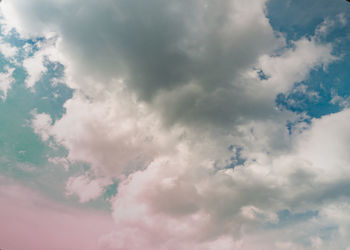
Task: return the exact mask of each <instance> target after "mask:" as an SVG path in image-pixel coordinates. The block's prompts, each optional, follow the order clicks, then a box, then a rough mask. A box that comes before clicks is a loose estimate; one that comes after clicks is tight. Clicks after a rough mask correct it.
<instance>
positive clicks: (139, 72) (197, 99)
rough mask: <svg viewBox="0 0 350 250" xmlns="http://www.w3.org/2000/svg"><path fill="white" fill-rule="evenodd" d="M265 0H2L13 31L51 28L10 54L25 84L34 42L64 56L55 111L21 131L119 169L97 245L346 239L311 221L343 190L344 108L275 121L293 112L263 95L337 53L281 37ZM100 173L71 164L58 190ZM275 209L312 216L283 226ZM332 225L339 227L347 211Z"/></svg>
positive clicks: (36, 67) (34, 68)
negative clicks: (46, 42) (62, 90)
mask: <svg viewBox="0 0 350 250" xmlns="http://www.w3.org/2000/svg"><path fill="white" fill-rule="evenodd" d="M265 3H266V1H265V0H258V1H257V0H249V1H241V0H230V1H219V2H215V3H213V2H212V1H207V0H190V1H182V0H180V1H166V2H165V1H161V0H150V1H147V2H139V1H134V0H120V1H111V0H106V1H99V2H96V1H91V0H88V1H80V0H79V1H70V0H64V1H54V0H52V1H44V0H35V1H24V0H12V1H4V2H3V3H2V5H3V6H2V9H3V13H4V17H5V19H6V20H7V22H8V24H9V25H12V27H15V28H16V30H17V31H18V32H19V33H20V34H21V35H22V36H23V37H30V36H43V37H48V36H49V35H48V34H52V32H54V33H55V37H57V40H56V42H55V43H52V46H51V47H52V50H51V49H50V50H47V49H45V48H43V49H42V50H40V51H38V52H37V53H36V54H35V55H34V56H33V57H30V58H28V59H27V60H26V61H25V63H24V64H23V65H24V67H25V68H26V69H27V71H28V75H29V77H28V78H27V85H28V86H29V87H30V86H33V84H35V82H36V81H37V80H38V79H39V77H40V74H41V73H42V72H43V71H44V70H45V67H44V64H43V60H44V59H45V56H47V55H49V56H51V58H53V59H55V60H59V61H60V62H62V63H63V64H64V65H65V67H66V68H65V70H66V71H65V72H66V75H65V80H66V82H67V84H68V85H69V86H70V87H72V88H74V89H75V94H74V95H73V97H72V99H70V100H68V101H67V102H66V103H65V105H64V107H65V109H66V113H65V114H64V115H63V116H62V117H61V118H60V119H58V120H56V121H55V122H54V123H53V122H52V120H51V118H50V117H49V115H47V114H36V113H33V116H34V118H33V121H32V127H33V128H34V131H35V132H36V133H37V134H39V135H40V136H41V138H42V139H43V140H44V141H47V140H48V139H49V138H50V137H52V138H53V140H54V141H55V142H56V143H58V144H60V145H63V146H64V147H65V148H66V149H67V150H68V156H67V160H69V161H70V162H76V161H83V162H87V163H89V164H90V165H91V167H92V169H93V171H94V174H96V176H99V177H100V176H108V177H110V176H113V177H117V178H119V179H120V184H119V186H118V191H117V195H116V196H115V197H114V199H113V200H112V203H111V206H112V212H113V217H114V220H115V222H116V224H117V225H118V228H117V229H115V230H114V231H113V232H111V233H110V234H107V235H105V237H103V238H101V246H103V247H105V248H106V249H123V250H135V249H141V248H142V249H145V250H148V249H149V250H150V249H156V250H171V249H174V250H182V249H184V250H185V249H198V250H207V249H208V250H209V249H213V250H214V249H223V250H225V249H227V250H228V249H252V250H254V249H269V250H271V249H307V247H313V248H316V249H317V248H319V249H327V247H329V246H330V244H337V245H336V246H338V248H339V247H340V248H342V247H343V246H345V245H346V242H343V241H342V242H340V243H329V242H335V239H338V238H339V237H340V236H339V235H341V233H339V232H334V237H333V236H332V237H333V238H332V237H331V238H328V239H325V238H324V237H323V236H322V235H318V234H317V225H321V226H322V227H325V228H326V227H327V225H329V220H328V219H327V218H335V217H332V216H331V215H332V211H337V212H339V210H341V211H340V212H339V213H341V212H343V211H345V210H346V206H340V205H339V204H343V203H342V202H343V201H342V199H343V198H344V197H347V194H346V192H344V191H342V190H346V188H347V187H348V184H347V183H348V178H347V177H346V176H348V175H349V173H348V165H349V160H350V159H349V157H348V156H347V152H346V149H347V148H348V147H349V145H348V141H349V140H348V131H347V129H346V124H348V123H349V119H350V115H349V114H350V112H349V110H344V111H342V112H340V113H338V114H333V115H329V116H326V117H323V118H320V119H314V120H312V122H311V124H310V125H307V126H305V127H302V129H300V130H297V131H298V133H290V132H289V131H288V130H287V128H286V122H287V121H297V120H298V119H299V118H300V117H298V116H297V115H296V114H293V113H292V112H288V111H281V110H278V109H277V108H276V107H275V98H276V95H277V94H279V93H281V92H285V91H289V90H291V88H292V87H293V85H294V84H295V83H297V82H301V81H304V80H306V79H307V78H308V77H309V74H310V72H311V71H312V70H324V69H325V68H326V67H327V66H328V65H329V64H330V63H332V62H334V61H335V60H338V58H336V57H335V56H334V55H332V45H331V44H327V43H323V42H322V38H321V35H320V34H321V33H322V34H323V33H325V31H323V30H321V28H318V30H317V31H316V33H315V36H313V37H308V38H306V37H302V38H301V39H299V40H297V41H293V42H291V45H290V46H287V45H286V43H285V41H284V38H283V35H281V34H279V33H277V32H275V31H274V30H273V29H272V27H271V25H270V23H269V20H268V19H267V17H266V9H265ZM48 13H49V14H48ZM323 25H324V27H326V26H327V27H328V26H329V24H327V23H324V24H323ZM320 27H323V26H320ZM303 125H305V124H303ZM294 131H295V130H294ZM325 131H327V132H325ZM237 148H240V150H237ZM237 158H240V159H241V160H237ZM104 185H105V183H104V182H101V181H100V180H99V179H90V178H89V177H88V176H87V175H81V176H78V177H71V178H70V179H69V180H68V182H67V186H66V192H67V194H76V195H78V197H79V199H80V201H81V202H87V201H89V200H92V199H95V198H97V197H98V196H100V195H101V194H102V192H103V190H104ZM334 206H335V208H334ZM332 209H333V210H332ZM281 211H288V212H289V213H290V214H292V215H295V216H296V217H297V216H301V215H303V214H308V213H310V211H311V212H313V211H317V212H318V214H316V215H315V216H311V217H312V218H308V219H306V220H305V221H303V222H300V223H299V222H298V223H296V224H291V225H288V226H284V224H283V223H284V222H283V218H281ZM333 214H336V213H333ZM339 223H340V222H339ZM337 225H338V224H337ZM341 228H342V230H343V231H344V232H345V233H344V234H346V233H347V232H348V231H347V230H348V226H347V225H346V224H344V226H342V227H341ZM301 229H304V230H301ZM327 240H328V241H329V242H327ZM305 242H307V243H305Z"/></svg>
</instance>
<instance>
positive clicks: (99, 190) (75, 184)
mask: <svg viewBox="0 0 350 250" xmlns="http://www.w3.org/2000/svg"><path fill="white" fill-rule="evenodd" d="M110 184H111V182H110V181H108V180H107V179H93V180H90V178H89V177H88V176H87V175H80V176H77V177H70V178H69V180H68V181H67V184H66V194H67V195H73V194H76V195H77V196H78V197H79V201H80V202H81V203H84V202H88V201H90V200H94V199H96V198H98V197H99V196H101V195H102V194H103V193H104V187H105V186H107V185H110Z"/></svg>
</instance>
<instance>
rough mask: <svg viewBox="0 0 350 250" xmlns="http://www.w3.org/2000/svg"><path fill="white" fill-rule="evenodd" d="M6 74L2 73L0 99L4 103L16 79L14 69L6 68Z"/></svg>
mask: <svg viewBox="0 0 350 250" xmlns="http://www.w3.org/2000/svg"><path fill="white" fill-rule="evenodd" d="M5 69H6V72H1V73H0V98H1V99H2V100H3V101H4V100H6V97H7V92H8V90H9V89H10V88H11V85H12V83H13V82H14V78H13V76H12V73H13V71H14V70H15V69H14V68H9V67H6V68H5Z"/></svg>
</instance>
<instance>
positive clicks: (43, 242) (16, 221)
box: [0, 179, 113, 250]
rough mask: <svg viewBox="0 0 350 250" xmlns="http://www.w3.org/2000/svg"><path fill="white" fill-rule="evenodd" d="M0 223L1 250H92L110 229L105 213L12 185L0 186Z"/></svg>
mask: <svg viewBox="0 0 350 250" xmlns="http://www.w3.org/2000/svg"><path fill="white" fill-rule="evenodd" d="M0 180H1V179H0ZM0 222H1V226H0V249H2V250H24V249H25V250H79V249H83V250H96V249H99V243H98V242H99V239H100V237H101V236H103V235H105V234H107V233H109V232H110V231H111V230H113V220H112V218H111V217H110V216H108V215H107V214H103V213H101V212H98V211H91V210H89V211H85V210H82V209H80V210H77V209H74V208H70V207H66V206H62V205H59V204H56V203H54V202H52V201H49V200H47V199H46V198H44V197H42V196H40V195H39V194H37V193H34V192H32V191H30V190H27V189H25V188H24V187H21V186H18V185H13V184H11V185H2V184H0Z"/></svg>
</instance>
